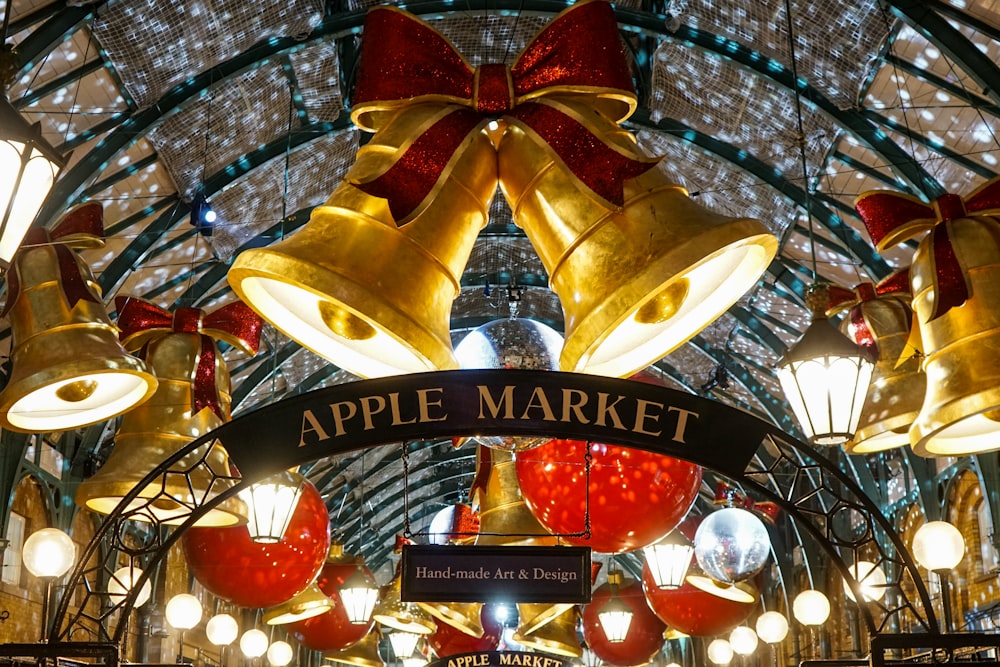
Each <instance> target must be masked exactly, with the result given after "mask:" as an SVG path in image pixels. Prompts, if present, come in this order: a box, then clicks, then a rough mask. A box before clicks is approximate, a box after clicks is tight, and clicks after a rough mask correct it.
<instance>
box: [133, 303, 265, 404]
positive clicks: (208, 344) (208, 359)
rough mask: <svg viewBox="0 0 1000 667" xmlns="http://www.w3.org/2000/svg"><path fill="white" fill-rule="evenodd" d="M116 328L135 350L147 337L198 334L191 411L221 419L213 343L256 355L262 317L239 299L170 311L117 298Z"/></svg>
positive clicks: (145, 342) (146, 341)
mask: <svg viewBox="0 0 1000 667" xmlns="http://www.w3.org/2000/svg"><path fill="white" fill-rule="evenodd" d="M115 306H116V307H117V308H118V327H119V328H120V329H121V334H120V338H121V341H122V344H123V345H125V346H126V347H127V348H129V349H133V350H136V349H139V348H141V347H143V346H144V345H146V344H147V343H149V342H150V341H151V340H154V339H156V338H160V337H162V336H166V335H168V334H171V333H196V334H200V335H201V354H200V355H199V357H198V366H197V368H196V369H195V373H194V379H193V382H192V388H193V399H192V412H193V413H195V414H197V413H198V412H200V411H201V410H202V409H204V408H206V407H207V408H211V409H212V412H214V413H215V414H216V415H218V416H219V418H220V419H223V420H225V419H226V417H225V416H224V415H223V413H222V404H221V402H220V400H219V396H218V394H217V393H216V391H215V343H214V342H213V341H214V340H221V341H225V342H226V343H228V344H230V345H233V346H234V347H237V348H239V349H241V350H243V351H244V352H246V353H248V354H256V352H257V348H258V346H259V345H260V333H261V330H262V329H263V327H264V320H263V319H261V317H260V316H259V315H257V313H255V312H254V311H253V310H251V309H250V307H249V306H247V305H246V304H245V303H243V302H242V301H234V302H233V303H230V304H227V305H225V306H223V307H222V308H219V309H218V310H216V311H214V312H212V313H207V314H206V313H205V311H203V310H201V309H200V308H178V309H177V310H176V311H175V312H174V313H173V314H171V313H170V312H168V311H166V310H164V309H163V308H160V307H159V306H157V305H155V304H152V303H150V302H148V301H145V300H143V299H137V298H134V297H118V298H116V299H115Z"/></svg>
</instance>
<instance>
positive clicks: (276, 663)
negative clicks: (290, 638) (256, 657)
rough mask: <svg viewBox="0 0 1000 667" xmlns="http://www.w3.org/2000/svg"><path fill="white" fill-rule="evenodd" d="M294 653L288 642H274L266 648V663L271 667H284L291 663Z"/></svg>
mask: <svg viewBox="0 0 1000 667" xmlns="http://www.w3.org/2000/svg"><path fill="white" fill-rule="evenodd" d="M294 655H295V652H294V651H293V650H292V646H291V645H290V644H289V643H288V642H283V641H276V642H274V643H273V644H271V645H270V646H268V647H267V661H268V662H269V663H271V666H272V667H285V665H287V664H288V663H290V662H291V661H292V657H293V656H294Z"/></svg>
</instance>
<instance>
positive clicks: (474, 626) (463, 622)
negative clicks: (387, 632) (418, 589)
mask: <svg viewBox="0 0 1000 667" xmlns="http://www.w3.org/2000/svg"><path fill="white" fill-rule="evenodd" d="M416 604H417V606H418V607H420V608H421V609H423V610H424V611H426V612H427V613H428V614H430V615H431V616H433V617H434V618H436V619H437V620H439V621H441V622H442V623H447V624H448V625H450V626H451V627H453V628H455V629H456V630H458V631H460V632H464V633H465V634H467V635H469V636H471V637H476V638H477V639H478V638H479V637H482V636H483V633H484V632H486V630H485V629H484V628H483V621H482V611H483V603H482V602H417V603H416Z"/></svg>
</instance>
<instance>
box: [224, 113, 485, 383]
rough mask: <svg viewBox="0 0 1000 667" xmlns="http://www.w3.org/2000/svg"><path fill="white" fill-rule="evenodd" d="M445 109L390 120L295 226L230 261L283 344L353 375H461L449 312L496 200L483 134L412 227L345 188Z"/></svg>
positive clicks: (242, 289)
mask: <svg viewBox="0 0 1000 667" xmlns="http://www.w3.org/2000/svg"><path fill="white" fill-rule="evenodd" d="M453 108H454V107H450V108H449V107H447V106H444V105H425V106H421V107H415V108H410V109H407V110H406V111H404V112H402V113H399V114H397V115H396V117H395V118H393V119H392V120H391V121H389V122H388V124H387V125H386V127H385V128H384V129H381V130H379V131H378V132H377V133H376V134H375V136H374V137H373V138H372V140H371V141H370V142H369V143H368V144H366V145H365V146H364V147H362V148H361V149H360V150H359V151H358V156H357V161H356V162H355V164H354V166H353V167H352V168H351V170H350V171H349V172H348V174H347V177H346V180H345V182H344V183H342V184H341V185H340V186H339V187H338V188H337V189H336V191H334V193H333V195H331V197H330V199H329V200H328V201H327V203H326V204H325V205H324V206H320V207H318V208H316V209H315V210H314V211H313V213H312V217H311V219H310V221H309V223H308V224H307V225H306V226H305V227H304V228H303V229H302V230H300V231H299V232H297V233H295V234H293V235H292V236H291V237H289V238H288V239H287V240H285V241H282V242H280V243H278V244H275V245H273V246H271V247H269V248H260V249H254V250H248V251H246V252H243V253H241V254H240V255H239V256H238V257H237V258H236V261H235V262H234V263H233V267H232V268H231V269H230V271H229V282H230V284H231V285H232V286H233V289H234V290H235V291H236V293H237V294H239V295H240V297H241V298H242V299H243V300H244V301H245V302H246V303H248V304H249V305H250V306H251V307H252V308H253V309H254V310H256V311H257V312H258V313H260V314H261V315H262V316H263V317H264V319H266V320H268V321H269V322H271V324H273V325H274V326H275V327H277V328H278V329H280V330H281V331H283V332H284V333H285V334H287V335H288V336H289V337H291V338H293V339H294V340H296V341H298V342H299V343H301V344H302V345H304V346H305V347H307V348H309V349H310V350H312V351H313V352H315V353H317V354H319V355H320V356H322V357H325V358H326V359H329V360H330V361H332V362H333V363H335V364H337V365H338V366H340V367H342V368H344V369H346V370H348V371H350V372H352V373H354V374H356V375H359V376H361V377H367V378H370V377H381V376H386V375H395V374H399V373H411V372H418V371H428V370H443V369H453V368H457V367H458V363H457V361H456V360H455V356H454V354H453V353H452V347H451V334H450V331H449V320H450V316H451V305H452V301H453V300H454V298H455V296H456V295H457V294H458V292H459V290H460V287H461V286H460V282H459V281H460V278H461V275H462V271H463V269H464V268H465V263H466V262H467V260H468V258H469V254H470V253H471V252H472V246H473V244H474V243H475V240H476V236H477V235H478V233H479V230H480V229H482V227H483V226H484V225H485V224H486V220H487V217H488V211H489V204H490V201H491V200H492V198H493V196H494V194H495V192H496V173H495V170H494V169H493V168H488V169H484V168H482V165H484V164H485V165H493V164H495V160H496V156H495V153H494V149H493V146H492V143H491V141H490V138H489V137H488V136H487V134H486V133H485V131H479V132H473V133H472V134H471V135H470V137H469V139H468V141H467V142H466V144H465V147H464V148H463V149H460V151H459V152H458V153H457V155H456V157H453V158H452V162H451V163H449V169H450V172H449V175H448V176H447V177H445V178H443V179H442V182H441V183H440V188H439V189H437V190H435V191H434V192H432V193H431V195H429V198H431V199H430V201H429V203H427V204H426V206H424V207H423V208H418V209H417V210H416V214H415V217H413V218H412V219H410V220H393V216H392V214H391V212H390V210H389V205H388V202H387V200H386V199H382V198H379V197H374V196H370V195H368V194H366V193H365V192H363V191H362V190H361V189H359V188H358V187H356V186H355V185H352V183H353V182H363V181H365V180H366V179H368V178H370V177H371V176H372V175H375V174H379V173H381V172H383V171H385V170H386V169H387V168H388V167H389V166H390V165H393V164H394V163H395V162H397V161H398V159H399V157H400V155H401V154H403V153H404V152H405V149H406V148H407V147H408V146H409V145H410V144H411V143H412V141H413V139H414V137H416V136H419V135H420V134H421V133H422V132H423V131H424V130H425V129H426V128H427V127H428V126H429V125H431V124H432V123H433V122H434V121H435V120H436V119H438V118H439V117H440V116H441V115H443V114H444V112H447V111H449V109H453ZM483 123H484V125H485V121H483ZM404 223H405V224H404Z"/></svg>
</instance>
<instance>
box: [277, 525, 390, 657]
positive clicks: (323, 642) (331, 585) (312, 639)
mask: <svg viewBox="0 0 1000 667" xmlns="http://www.w3.org/2000/svg"><path fill="white" fill-rule="evenodd" d="M357 574H360V575H361V576H363V577H365V578H366V579H368V580H369V581H370V582H371V584H372V585H373V586H374V585H375V579H374V577H373V576H372V573H371V571H370V570H369V569H368V568H367V567H366V566H365V564H364V560H363V559H362V558H360V557H357V558H355V557H353V556H349V555H347V554H345V553H344V547H343V545H341V544H339V543H334V544H332V545H331V546H330V552H329V554H328V555H327V558H326V562H325V563H324V564H323V567H322V569H321V570H320V571H319V575H318V576H317V577H316V585H317V586H319V589H320V590H321V591H323V593H325V594H326V596H327V597H329V598H330V609H329V610H327V611H326V612H325V613H323V614H320V615H318V616H314V617H313V618H307V619H305V620H302V621H298V622H296V623H292V624H290V625H289V626H288V631H289V633H290V634H291V635H292V636H293V637H295V639H296V640H297V641H298V642H299V643H300V644H302V645H303V646H305V647H306V648H308V649H311V650H313V651H341V650H343V649H345V648H347V647H349V646H353V645H354V644H355V643H357V642H359V641H361V639H362V638H363V637H364V636H365V635H366V634H367V633H368V632H369V631H370V630H371V629H372V627H374V625H375V622H374V621H373V620H372V619H371V616H370V615H369V616H368V618H367V619H366V620H365V622H364V623H352V622H351V619H350V618H349V616H348V614H347V609H346V608H345V606H344V602H343V600H342V599H341V597H340V589H341V588H342V587H343V585H344V582H346V581H347V580H348V579H349V578H350V577H353V576H355V575H357Z"/></svg>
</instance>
